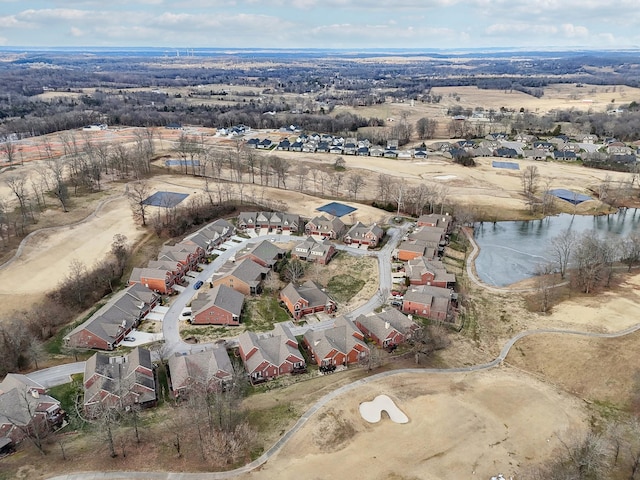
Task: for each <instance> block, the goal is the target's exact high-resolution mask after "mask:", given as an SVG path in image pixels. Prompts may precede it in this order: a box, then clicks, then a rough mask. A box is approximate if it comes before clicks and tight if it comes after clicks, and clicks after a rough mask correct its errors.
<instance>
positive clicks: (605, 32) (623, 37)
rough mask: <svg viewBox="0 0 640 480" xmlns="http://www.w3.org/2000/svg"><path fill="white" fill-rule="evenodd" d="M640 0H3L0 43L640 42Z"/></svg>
mask: <svg viewBox="0 0 640 480" xmlns="http://www.w3.org/2000/svg"><path fill="white" fill-rule="evenodd" d="M639 6H640V5H639V3H638V0H616V2H611V0H605V1H603V0H395V1H394V0H384V1H383V0H359V1H358V0H291V1H285V0H179V1H176V0H0V46H49V47H59V46H99V47H100V46H120V47H134V46H147V47H175V48H188V47H193V48H197V47H212V48H214V47H216V48H227V47H230V48H232V47H238V48H240V47H243V48H245V47H246V48H250V47H261V48H347V49H350V48H354V49H358V48H385V47H386V48H419V49H433V48H454V49H455V48H482V47H525V48H532V47H533V48H546V47H577V48H579V47H587V48H603V49H615V48H630V47H631V48H634V47H638V46H640V8H639Z"/></svg>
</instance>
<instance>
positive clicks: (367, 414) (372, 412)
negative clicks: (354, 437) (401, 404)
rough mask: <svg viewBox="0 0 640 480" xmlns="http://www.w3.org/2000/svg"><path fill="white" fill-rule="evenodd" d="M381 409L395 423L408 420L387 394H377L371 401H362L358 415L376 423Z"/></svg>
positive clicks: (379, 417) (380, 416)
mask: <svg viewBox="0 0 640 480" xmlns="http://www.w3.org/2000/svg"><path fill="white" fill-rule="evenodd" d="M383 410H384V411H385V412H387V414H389V418H390V419H391V421H393V422H395V423H407V422H408V421H409V417H407V416H406V415H405V414H404V412H403V411H402V410H400V409H399V408H398V406H397V405H396V403H395V402H394V401H393V400H391V399H390V398H389V397H388V396H387V395H378V396H377V397H376V398H374V399H373V401H372V402H362V403H361V404H360V415H361V416H362V418H364V419H365V420H366V421H367V422H369V423H378V422H379V421H380V419H381V418H382V411H383Z"/></svg>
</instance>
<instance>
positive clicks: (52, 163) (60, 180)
mask: <svg viewBox="0 0 640 480" xmlns="http://www.w3.org/2000/svg"><path fill="white" fill-rule="evenodd" d="M46 163H47V168H48V169H49V172H50V173H51V177H52V178H53V186H52V189H51V190H52V192H53V194H54V195H55V197H56V198H57V199H58V201H59V202H60V205H61V206H62V211H63V212H68V211H69V210H68V209H67V204H68V201H69V191H68V189H67V184H66V183H65V178H64V167H65V162H64V161H63V160H62V159H61V158H52V159H50V160H47V162H46Z"/></svg>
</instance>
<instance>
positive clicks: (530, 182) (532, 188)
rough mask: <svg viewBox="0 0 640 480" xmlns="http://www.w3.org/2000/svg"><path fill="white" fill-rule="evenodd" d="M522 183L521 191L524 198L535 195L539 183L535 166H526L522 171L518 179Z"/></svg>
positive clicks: (538, 174)
mask: <svg viewBox="0 0 640 480" xmlns="http://www.w3.org/2000/svg"><path fill="white" fill-rule="evenodd" d="M520 180H521V182H522V191H523V192H524V194H525V196H527V197H529V196H531V195H535V193H536V191H537V189H538V182H539V181H540V173H539V172H538V167H536V166H535V165H528V166H527V167H526V168H525V169H524V170H523V171H522V176H521V178H520Z"/></svg>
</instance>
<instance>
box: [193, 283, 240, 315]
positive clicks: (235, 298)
mask: <svg viewBox="0 0 640 480" xmlns="http://www.w3.org/2000/svg"><path fill="white" fill-rule="evenodd" d="M243 303H244V295H242V294H241V293H240V292H237V291H235V290H234V289H233V288H230V287H227V286H226V285H218V286H216V287H214V288H212V289H211V290H209V291H208V292H200V293H199V294H198V296H197V297H196V298H195V299H194V300H193V301H192V302H191V310H192V311H193V315H197V314H198V312H201V311H203V310H206V309H208V308H210V307H212V306H214V305H215V306H216V307H218V308H220V309H222V310H225V311H227V312H230V313H232V314H233V315H236V316H238V317H239V316H240V313H242V305H243Z"/></svg>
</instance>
